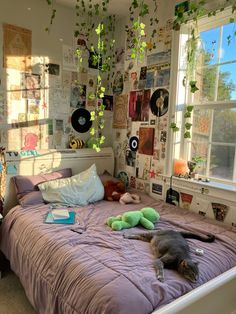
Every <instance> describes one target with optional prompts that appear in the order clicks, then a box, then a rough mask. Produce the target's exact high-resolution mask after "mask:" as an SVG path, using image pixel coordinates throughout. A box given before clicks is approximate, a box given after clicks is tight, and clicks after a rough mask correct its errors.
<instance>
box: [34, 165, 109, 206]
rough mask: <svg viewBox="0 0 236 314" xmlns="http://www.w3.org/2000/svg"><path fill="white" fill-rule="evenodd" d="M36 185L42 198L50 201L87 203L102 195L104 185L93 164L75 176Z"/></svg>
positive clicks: (97, 199)
mask: <svg viewBox="0 0 236 314" xmlns="http://www.w3.org/2000/svg"><path fill="white" fill-rule="evenodd" d="M38 187H39V189H40V191H41V192H42V195H43V199H44V200H45V201H47V202H51V203H54V202H55V203H66V204H70V205H87V204H89V203H94V202H97V201H99V200H101V199H103V197H104V186H103V184H102V182H101V180H100V178H99V176H98V175H97V169H96V166H95V164H93V165H92V166H91V167H90V168H89V169H87V170H85V171H83V172H81V173H79V174H77V175H75V176H72V177H70V178H65V179H59V180H53V181H48V182H44V183H41V184H39V185H38Z"/></svg>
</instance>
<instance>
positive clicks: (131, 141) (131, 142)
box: [129, 136, 138, 152]
mask: <svg viewBox="0 0 236 314" xmlns="http://www.w3.org/2000/svg"><path fill="white" fill-rule="evenodd" d="M129 148H130V149H131V150H132V151H133V152H136V151H137V150H138V138H137V136H132V137H131V138H130V139H129Z"/></svg>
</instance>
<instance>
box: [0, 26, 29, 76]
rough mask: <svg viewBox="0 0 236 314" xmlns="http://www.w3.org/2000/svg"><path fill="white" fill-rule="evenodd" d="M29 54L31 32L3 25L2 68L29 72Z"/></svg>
mask: <svg viewBox="0 0 236 314" xmlns="http://www.w3.org/2000/svg"><path fill="white" fill-rule="evenodd" d="M31 54H32V32H31V30H29V29H25V28H22V27H18V26H15V25H10V24H3V67H4V68H10V69H16V70H19V71H23V72H28V71H31Z"/></svg>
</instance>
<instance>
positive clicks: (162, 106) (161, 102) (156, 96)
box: [150, 88, 169, 117]
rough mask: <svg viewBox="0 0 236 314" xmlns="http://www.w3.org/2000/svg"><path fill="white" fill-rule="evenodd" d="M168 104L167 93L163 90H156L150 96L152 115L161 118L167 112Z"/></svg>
mask: <svg viewBox="0 0 236 314" xmlns="http://www.w3.org/2000/svg"><path fill="white" fill-rule="evenodd" d="M168 102H169V92H168V90H167V89H165V88H158V89H157V90H155V92H154V93H153V94H152V96H151V99H150V107H151V111H152V113H153V114H154V115H155V116H157V117H161V116H163V115H164V114H166V113H167V111H168Z"/></svg>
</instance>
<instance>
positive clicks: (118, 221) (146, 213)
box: [106, 207, 160, 231]
mask: <svg viewBox="0 0 236 314" xmlns="http://www.w3.org/2000/svg"><path fill="white" fill-rule="evenodd" d="M159 219H160V215H159V213H158V212H156V210H155V209H154V208H151V207H144V208H142V209H141V210H136V211H128V212H125V213H123V214H122V215H119V216H116V217H109V218H108V219H107V221H106V223H107V225H108V226H109V227H111V228H112V230H115V231H119V230H122V229H128V228H133V227H135V226H137V225H138V224H141V225H142V226H143V227H144V228H146V229H149V230H152V229H154V223H155V222H157V221H158V220H159Z"/></svg>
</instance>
